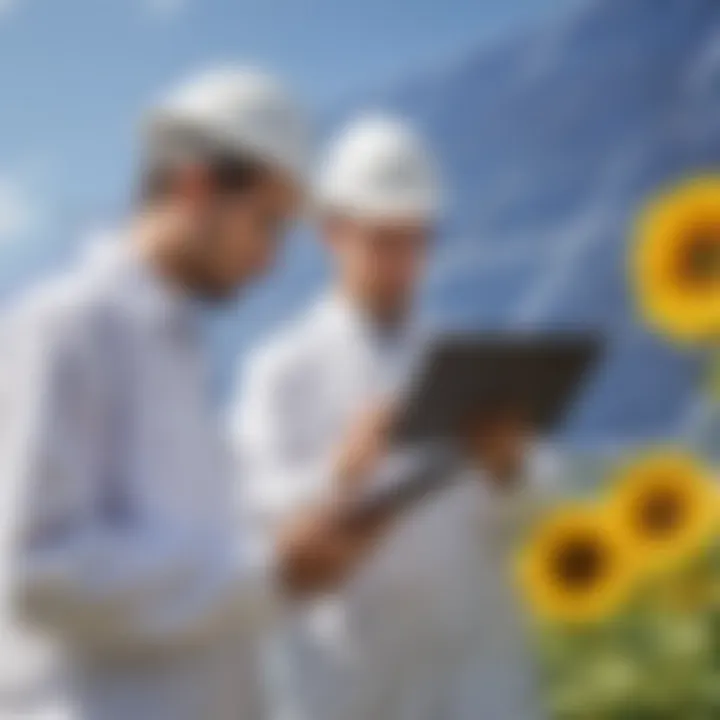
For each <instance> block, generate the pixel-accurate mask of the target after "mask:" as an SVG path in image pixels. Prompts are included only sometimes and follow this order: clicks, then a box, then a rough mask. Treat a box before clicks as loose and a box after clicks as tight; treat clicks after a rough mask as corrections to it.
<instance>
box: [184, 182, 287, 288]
mask: <svg viewBox="0 0 720 720" xmlns="http://www.w3.org/2000/svg"><path fill="white" fill-rule="evenodd" d="M297 206H298V192H297V189H296V188H295V187H293V186H291V185H290V184H289V183H288V182H286V181H285V180H284V179H283V178H281V177H279V176H277V175H274V174H272V173H267V174H266V175H265V176H264V177H263V178H262V179H260V180H259V181H258V182H257V183H256V184H255V185H253V186H252V187H250V188H247V189H243V190H240V191H237V192H213V193H210V194H209V196H208V198H207V200H206V201H205V202H203V203H200V204H199V206H198V207H197V208H196V209H195V211H194V214H193V223H192V224H193V226H194V230H193V232H192V233H191V234H192V235H193V236H194V237H193V240H192V245H193V254H194V256H195V257H196V258H197V263H196V265H197V269H198V272H197V276H198V281H197V285H198V287H197V288H196V291H197V292H199V293H200V294H202V295H204V296H205V297H206V298H208V299H217V300H222V299H224V298H227V297H230V296H232V294H233V293H234V292H235V291H236V290H237V289H239V288H241V287H242V286H244V285H245V284H247V283H249V282H250V281H252V280H254V279H256V278H258V277H259V276H261V275H263V274H264V273H265V272H266V271H267V270H268V269H269V268H270V267H271V266H272V264H273V263H274V261H275V258H276V255H277V252H278V249H279V246H280V243H281V241H282V239H283V237H284V235H285V233H286V231H287V229H288V227H289V225H290V223H291V221H292V220H293V218H294V215H295V213H296V210H297Z"/></svg>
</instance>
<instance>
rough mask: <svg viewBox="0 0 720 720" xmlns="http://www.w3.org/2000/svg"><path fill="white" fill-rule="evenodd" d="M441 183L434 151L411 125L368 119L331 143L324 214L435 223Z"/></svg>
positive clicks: (321, 188) (323, 185) (321, 199)
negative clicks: (430, 221)
mask: <svg viewBox="0 0 720 720" xmlns="http://www.w3.org/2000/svg"><path fill="white" fill-rule="evenodd" d="M440 194H441V193H440V183H439V179H438V176H437V172H436V169H435V166H434V162H433V159H432V157H431V155H430V151H429V150H428V148H427V147H426V146H425V144H424V142H423V141H422V140H421V138H420V137H419V136H418V134H417V133H416V132H415V131H414V130H413V129H412V128H411V127H410V126H408V125H407V124H406V123H404V122H402V121H400V120H397V119H394V118H390V117H386V116H380V115H373V116H367V117H364V118H362V119H360V120H358V121H357V122H355V123H353V124H352V125H351V126H350V127H348V128H347V129H346V130H345V131H344V132H343V133H341V135H340V136H339V137H338V138H336V140H335V141H334V142H332V143H331V145H330V148H329V151H328V153H327V156H326V157H325V159H324V161H323V162H322V163H321V166H320V173H319V177H318V178H317V185H316V198H317V202H318V204H319V206H320V208H321V209H324V210H327V211H337V212H342V213H347V214H349V215H352V216H357V217H362V218H369V219H380V220H382V219H395V218H401V219H406V218H411V219H419V220H423V221H424V220H434V219H436V217H437V215H438V214H439V213H440V209H441V208H440V206H441V198H440Z"/></svg>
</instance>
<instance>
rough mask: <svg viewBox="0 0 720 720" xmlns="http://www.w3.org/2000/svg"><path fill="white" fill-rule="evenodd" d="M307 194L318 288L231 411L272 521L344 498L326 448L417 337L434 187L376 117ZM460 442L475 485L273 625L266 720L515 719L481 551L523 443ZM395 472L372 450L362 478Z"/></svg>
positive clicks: (498, 616) (506, 625)
mask: <svg viewBox="0 0 720 720" xmlns="http://www.w3.org/2000/svg"><path fill="white" fill-rule="evenodd" d="M317 194H318V204H319V211H320V218H321V233H322V237H323V240H324V241H325V243H326V244H327V246H328V247H329V250H330V252H331V255H332V260H333V268H334V272H335V277H334V282H333V285H332V288H331V289H330V291H329V292H327V293H326V294H324V295H323V297H322V298H321V299H320V300H319V302H317V304H315V305H314V306H313V307H312V308H311V309H310V310H309V312H307V313H306V314H305V315H304V316H303V317H301V318H300V319H299V320H298V321H297V322H295V323H294V324H293V325H292V326H291V327H290V328H289V329H288V330H286V331H285V332H282V333H281V334H280V335H279V337H277V338H276V339H274V340H272V341H271V342H270V344H269V345H268V347H266V348H262V349H261V350H260V351H259V352H258V353H257V355H256V356H254V357H253V358H252V359H251V362H250V363H249V366H248V367H247V369H246V374H245V376H244V378H243V383H242V386H241V388H242V393H241V395H240V398H241V402H240V404H239V406H238V407H239V414H238V425H237V432H238V436H237V437H238V444H239V447H240V452H241V453H242V457H243V459H244V463H245V464H246V465H247V467H249V468H252V470H251V472H249V473H248V475H247V477H248V478H249V482H250V491H251V492H250V504H251V506H253V507H255V508H256V512H257V513H258V515H259V516H260V517H263V518H265V521H266V522H270V523H271V524H272V523H274V522H281V520H282V518H283V517H285V516H286V514H287V513H288V512H293V511H295V510H296V508H297V507H302V506H303V505H308V504H309V505H312V503H314V502H317V499H318V498H321V497H325V496H327V495H331V496H332V494H333V493H338V492H340V493H342V492H343V491H345V490H346V487H345V486H343V482H342V480H341V479H338V478H337V476H336V474H335V473H333V470H332V469H333V467H334V463H335V451H334V447H335V445H336V442H337V438H338V437H340V436H342V434H343V432H345V428H346V426H347V425H348V424H349V423H352V422H353V421H354V419H355V417H356V416H357V415H362V414H363V413H364V412H365V411H366V409H367V408H368V407H372V406H373V405H374V404H377V403H378V402H382V401H383V400H385V399H387V398H388V397H392V395H393V394H394V393H395V392H396V391H397V390H398V389H399V387H400V386H401V384H402V382H403V381H404V380H407V378H408V375H409V373H410V370H411V367H412V365H413V362H414V361H415V360H416V359H417V358H418V356H419V355H420V354H421V353H422V349H423V347H424V345H425V343H426V338H428V332H427V330H426V329H425V328H423V327H422V324H421V322H419V319H418V314H417V311H416V309H415V302H416V293H417V290H418V285H419V282H420V280H421V277H422V273H423V266H424V264H425V261H426V255H427V252H428V248H429V245H430V244H431V243H432V240H433V232H434V227H435V224H436V222H437V220H438V218H439V212H440V199H441V198H440V195H441V189H440V187H439V181H438V179H437V174H436V170H435V168H434V164H433V161H432V158H431V156H430V153H429V152H428V150H427V148H426V147H425V145H424V143H423V142H422V140H421V139H420V137H419V136H418V135H417V134H416V133H415V132H414V131H413V130H412V129H411V128H410V127H408V126H407V125H406V124H404V123H403V122H400V121H398V120H395V119H392V118H387V117H383V116H370V117H366V118H363V119H361V120H360V121H358V122H356V123H354V124H352V125H351V126H350V127H349V128H348V129H347V130H346V131H345V132H344V133H342V134H341V136H340V138H338V139H337V141H336V142H334V143H333V144H331V147H330V150H329V153H328V156H327V158H326V159H325V162H324V164H323V165H322V166H321V172H320V177H319V180H318V193H317ZM483 425H484V426H483ZM473 432H475V433H476V437H475V438H474V442H471V443H470V447H471V453H470V457H471V458H473V464H475V465H476V466H478V467H481V468H482V471H483V472H482V475H483V477H484V479H485V482H481V481H479V480H478V473H476V472H472V471H470V472H469V473H468V475H469V477H468V478H466V480H467V481H464V480H460V481H459V482H458V483H457V484H456V485H454V486H452V488H450V489H448V490H446V491H444V492H443V493H442V494H441V495H439V496H437V497H434V498H429V499H428V501H427V502H426V503H425V504H424V505H422V506H420V507H418V508H417V509H416V511H415V512H413V513H411V514H409V515H408V516H407V517H406V518H405V519H404V521H403V522H402V523H401V524H400V525H399V526H397V527H396V528H395V529H394V531H393V533H392V534H391V535H390V536H389V537H386V538H385V539H384V541H383V543H382V546H381V547H379V548H377V549H376V551H375V552H374V554H373V557H372V559H371V561H370V562H369V563H368V564H367V565H366V566H365V567H363V569H362V572H361V573H360V574H359V575H358V576H357V577H355V578H354V579H353V582H352V583H351V585H350V586H349V587H347V588H345V589H344V590H343V592H342V593H339V594H337V595H335V596H334V597H332V598H326V599H325V600H324V601H317V600H314V601H312V602H310V603H308V604H307V605H306V607H305V608H303V609H302V610H296V611H295V612H294V613H293V614H292V616H291V617H290V618H289V619H288V623H287V626H286V628H285V629H284V631H283V632H282V633H280V637H278V638H277V640H276V644H277V646H279V647H280V648H281V650H280V655H281V656H282V655H283V654H284V655H285V656H286V657H285V658H284V660H285V662H284V664H283V665H280V670H276V677H280V679H281V681H282V682H280V683H279V686H280V688H281V690H282V692H281V693H279V694H278V703H277V704H276V706H275V711H276V717H278V718H283V719H284V718H293V720H294V719H295V718H300V719H301V720H369V719H370V718H372V720H465V719H467V720H478V719H479V718H483V719H484V718H487V720H525V718H527V717H529V716H530V714H531V711H532V706H533V698H532V696H531V694H530V693H529V690H530V684H529V683H528V682H527V680H528V675H527V673H525V672H524V670H523V669H522V668H521V667H520V665H519V664H518V655H517V653H514V652H513V653H511V652H510V649H511V645H512V644H513V641H512V640H511V637H512V636H513V635H516V632H517V622H516V621H517V615H516V614H514V613H513V612H512V610H511V608H512V601H511V599H510V598H511V596H510V594H509V592H506V590H507V587H506V585H505V583H504V582H503V580H504V577H503V573H504V569H505V568H504V566H503V563H505V562H507V561H508V556H507V553H506V552H504V551H502V552H501V551H500V550H499V549H498V547H497V546H494V547H489V546H488V541H492V542H495V541H498V538H497V537H493V535H494V528H493V523H500V524H501V525H502V524H503V523H504V519H503V518H502V517H500V512H499V511H500V507H499V505H500V504H501V503H500V502H499V501H498V502H497V503H496V499H495V498H490V497H489V496H490V495H493V494H494V493H493V492H492V491H491V490H489V488H490V486H491V485H493V484H497V483H501V482H504V481H505V478H509V477H511V476H513V477H514V476H516V475H517V472H516V471H517V469H518V466H519V463H520V462H522V461H523V460H524V454H525V447H524V442H523V437H522V434H521V433H520V432H516V429H515V428H513V426H512V423H506V422H505V421H503V420H501V419H500V418H490V419H485V420H483V424H480V423H478V424H477V425H476V426H475V427H473ZM406 460H407V458H405V459H404V460H403V458H402V457H400V456H398V454H397V453H393V452H388V454H387V455H386V456H385V458H384V462H383V464H382V465H381V466H380V467H379V469H378V473H376V478H377V481H378V482H382V481H384V480H385V481H387V480H390V478H391V476H392V475H393V473H394V472H395V468H397V467H398V464H399V466H400V467H402V466H403V462H404V461H406ZM510 494H512V493H510ZM511 504H513V503H511ZM514 504H517V503H514ZM484 512H485V513H486V515H485V517H484V516H483V513H484ZM490 515H492V516H493V517H489V516H490ZM511 525H512V523H511ZM501 586H502V588H501ZM482 634H484V637H480V635H482ZM510 655H512V657H510ZM520 657H521V658H522V657H523V655H520Z"/></svg>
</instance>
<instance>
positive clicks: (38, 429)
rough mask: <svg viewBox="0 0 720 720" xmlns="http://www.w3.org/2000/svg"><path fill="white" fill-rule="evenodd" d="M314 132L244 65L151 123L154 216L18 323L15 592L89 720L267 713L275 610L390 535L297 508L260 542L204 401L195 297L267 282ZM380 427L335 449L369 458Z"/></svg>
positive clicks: (148, 168) (11, 447)
mask: <svg viewBox="0 0 720 720" xmlns="http://www.w3.org/2000/svg"><path fill="white" fill-rule="evenodd" d="M304 136H305V129H304V127H303V121H302V119H301V117H300V116H299V113H298V111H297V109H296V108H295V106H294V103H293V102H292V101H290V100H289V99H288V97H287V96H286V94H285V92H284V91H283V90H282V89H281V88H280V87H279V86H278V85H277V84H276V83H275V82H274V81H273V80H271V79H268V78H267V77H265V76H263V75H260V74H257V73H254V72H247V71H244V70H234V69H229V70H226V71H220V72H215V73H210V74H208V75H205V76H202V77H201V78H199V79H197V80H194V81H192V82H191V83H189V84H187V85H184V86H182V87H181V88H180V89H179V90H178V91H177V92H175V93H173V94H172V95H171V96H170V97H169V98H168V99H167V100H166V101H164V102H163V103H161V104H160V105H159V106H158V107H157V108H156V109H155V110H154V111H153V112H152V114H151V116H150V118H149V123H148V129H147V136H146V138H145V140H146V149H145V152H146V155H145V158H144V162H145V168H144V171H143V176H142V185H141V188H140V198H139V209H138V211H137V213H136V214H135V216H134V218H133V219H132V221H131V222H130V223H129V225H128V227H127V228H126V229H125V230H124V231H122V233H121V235H122V237H121V238H119V239H118V242H117V243H115V245H116V247H114V248H112V249H111V250H109V251H107V252H105V253H103V254H102V256H98V257H95V258H93V259H92V260H88V261H87V262H84V263H82V264H81V265H80V266H79V267H77V268H75V269H73V270H72V271H71V272H69V273H68V274H67V275H66V276H64V277H62V278H60V279H59V280H58V281H53V282H52V283H51V284H50V285H49V286H46V287H44V288H42V289H41V290H40V291H39V292H33V293H31V296H30V297H29V298H27V300H26V301H25V302H21V303H20V304H19V306H18V307H17V308H16V309H15V310H14V311H13V312H12V313H11V314H10V317H9V318H8V319H7V321H6V322H7V326H6V329H7V331H8V332H9V333H10V334H9V335H8V336H6V337H9V338H11V339H12V342H11V343H10V344H9V345H8V347H12V348H13V351H14V353H13V357H12V358H11V359H10V360H9V361H8V365H7V366H6V367H4V369H3V372H4V373H6V376H5V378H4V380H7V381H8V382H7V384H5V383H3V384H4V385H5V386H6V387H7V388H9V392H8V397H6V398H5V401H6V402H10V403H11V406H10V407H11V413H12V415H11V416H12V418H13V422H12V425H9V424H6V425H5V426H4V427H3V428H2V433H0V440H1V443H0V446H1V447H2V448H3V452H2V459H1V462H2V463H3V468H2V478H3V483H13V484H14V486H15V487H16V488H17V491H18V492H19V493H20V494H21V495H22V498H23V499H22V501H20V504H19V510H18V512H17V517H18V522H17V527H16V528H15V534H14V557H13V560H14V563H13V577H12V593H13V598H14V604H15V606H16V607H17V608H18V610H19V611H20V613H21V615H22V617H23V618H24V619H25V620H26V621H28V622H30V623H32V625H33V626H34V627H35V628H36V629H39V630H41V631H42V632H44V633H47V634H49V635H50V636H51V637H53V638H54V639H56V640H57V641H58V644H59V647H60V649H61V651H62V653H63V654H64V655H65V656H66V658H67V670H68V672H67V677H68V679H69V680H71V681H72V682H71V683H69V685H70V687H71V689H72V693H71V697H72V700H73V711H77V714H78V715H79V717H81V718H87V719H89V720H129V719H130V718H136V719H137V720H258V718H261V717H263V715H262V709H261V707H260V704H259V700H260V685H259V683H258V680H257V677H256V667H255V664H256V657H255V653H254V649H255V648H254V643H253V633H254V630H255V629H256V628H257V627H260V626H262V623H263V620H264V618H266V617H267V616H269V615H270V614H272V609H273V607H274V606H275V605H276V603H277V600H278V596H282V597H283V598H295V597H302V596H304V595H306V594H312V593H314V592H318V591H320V590H324V589H327V588H332V587H334V586H335V585H336V584H338V583H339V582H341V581H343V579H344V578H345V577H346V576H347V574H348V573H349V572H350V570H351V569H352V568H353V567H354V565H355V563H357V562H358V560H359V559H360V558H361V556H362V555H363V553H364V552H366V548H367V546H368V545H369V544H370V542H371V541H372V540H373V538H374V536H375V534H376V533H378V532H379V531H380V530H381V529H382V527H381V526H382V523H374V524H373V526H365V527H362V526H359V525H353V526H352V527H348V526H347V524H345V525H344V524H343V522H342V521H339V520H338V517H337V512H338V510H337V508H336V506H335V505H333V504H330V503H325V504H322V503H318V504H316V505H313V506H312V507H307V508H305V509H303V510H302V511H299V512H298V513H296V514H295V515H294V516H293V517H292V518H288V520H287V522H286V523H285V524H284V525H283V526H282V527H278V528H277V532H276V534H275V535H274V536H273V537H272V538H267V537H264V538H259V536H256V534H255V533H254V530H253V528H252V527H251V526H250V525H249V523H248V521H247V520H246V519H245V518H244V517H243V516H242V514H241V513H236V512H235V510H236V509H237V507H236V503H235V501H234V500H235V499H234V497H233V492H232V488H233V486H234V479H235V478H234V477H232V478H231V476H230V474H229V473H228V472H227V470H228V465H227V463H226V458H225V454H224V451H223V448H222V446H221V434H220V433H219V432H216V427H215V423H214V418H213V415H212V408H211V406H210V402H209V399H208V397H207V392H206V390H207V377H206V375H207V371H208V368H207V363H206V359H205V357H204V355H203V347H202V344H201V342H200V335H199V328H198V324H197V320H198V319H197V312H198V308H197V305H198V304H199V303H198V301H214V300H221V299H223V298H225V297H227V296H229V295H231V294H233V293H234V291H235V290H236V288H238V287H239V286H241V285H243V284H245V283H246V282H247V281H249V280H250V279H252V278H253V277H255V276H256V275H258V274H259V273H261V272H262V271H263V270H264V268H265V267H266V266H267V265H268V263H270V262H271V261H272V258H273V254H274V250H275V246H276V244H277V243H278V241H279V238H280V235H281V234H282V232H283V231H284V229H285V227H286V225H287V224H288V222H289V221H290V220H292V218H293V215H294V212H295V209H296V206H297V202H298V196H299V192H300V177H301V174H302V171H303V165H304V156H305V154H306V150H307V148H306V140H305V137H304ZM379 433H380V428H379V425H375V424H374V425H372V426H371V427H368V426H367V425H366V424H364V425H363V426H362V427H361V428H360V429H359V430H351V431H349V432H348V434H347V439H343V440H342V441H340V443H339V446H338V447H341V446H343V445H344V447H345V448H346V450H344V451H343V450H340V454H341V455H342V456H343V457H347V458H348V460H347V462H345V463H344V464H342V466H338V473H339V474H340V475H343V474H344V473H347V476H348V477H350V475H353V474H355V473H358V472H361V471H362V470H364V469H365V468H366V467H370V466H372V464H373V462H374V456H375V448H376V447H377V445H378V436H379Z"/></svg>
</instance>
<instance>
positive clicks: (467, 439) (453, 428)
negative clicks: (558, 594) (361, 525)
mask: <svg viewBox="0 0 720 720" xmlns="http://www.w3.org/2000/svg"><path fill="white" fill-rule="evenodd" d="M601 352H602V342H601V340H600V339H599V338H598V337H597V336H594V335H588V334H578V333H549V334H548V333H537V334H535V333H533V334H529V333H523V334H516V333H492V334H482V333H479V334H467V335H452V336H446V337H441V338H438V339H437V340H436V341H435V342H434V343H433V344H432V345H431V346H430V348H429V351H428V353H427V355H426V357H425V359H424V362H422V363H421V364H420V367H419V372H418V374H417V376H416V377H415V378H414V379H413V382H412V383H410V386H409V388H408V391H407V392H406V393H405V395H404V396H403V397H402V398H401V399H400V401H399V405H398V409H397V411H396V415H395V418H394V423H393V429H392V436H393V442H394V443H395V444H396V445H397V446H418V445H422V444H432V445H433V446H435V448H441V450H440V451H435V452H433V453H432V454H430V455H428V462H427V463H426V464H424V465H421V466H418V467H416V468H414V469H413V470H412V471H410V472H408V474H407V476H406V477H404V478H399V479H398V480H397V482H395V483H393V484H392V485H391V486H387V487H383V488H380V489H375V490H373V491H370V492H368V493H366V494H365V495H363V497H362V498H361V499H360V501H359V502H356V503H355V504H354V506H352V507H351V508H349V509H348V514H349V515H351V516H353V517H354V518H355V520H356V521H360V520H362V518H364V517H376V516H378V515H383V514H388V513H396V512H399V511H401V510H402V509H403V508H405V507H406V506H410V505H412V504H414V503H415V502H417V501H418V500H419V499H421V498H423V497H424V496H426V495H428V494H429V493H431V492H433V491H435V490H437V489H439V488H441V487H442V486H443V485H444V484H445V483H446V482H447V481H448V480H449V479H450V478H451V477H452V475H453V471H454V470H456V469H457V468H459V467H460V466H461V465H462V464H463V463H465V464H467V463H468V462H470V463H474V464H482V465H483V466H484V467H485V468H487V469H488V470H489V471H490V474H492V475H493V476H494V477H495V478H496V479H497V480H498V481H499V482H503V480H504V478H510V477H511V476H512V475H514V474H516V472H517V470H518V464H519V463H521V462H522V460H523V457H522V455H523V447H525V446H526V442H525V441H526V440H527V439H528V438H529V437H530V436H537V435H542V434H551V433H553V432H554V431H555V430H557V429H558V428H559V427H560V426H561V425H562V423H563V422H564V421H565V419H566V418H567V416H568V414H569V413H570V412H571V411H572V409H573V407H574V404H575V401H576V400H577V398H578V396H579V394H580V392H581V391H582V389H583V387H584V384H585V382H586V380H587V379H588V377H589V375H590V372H591V371H592V369H593V367H594V366H595V365H596V363H597V361H598V360H599V358H600V356H601Z"/></svg>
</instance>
